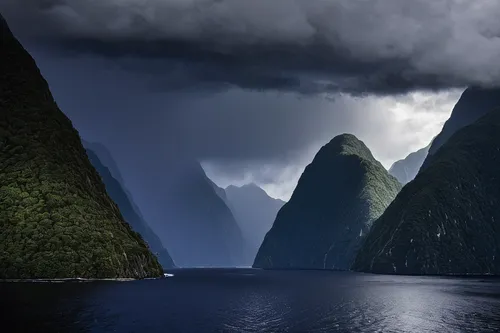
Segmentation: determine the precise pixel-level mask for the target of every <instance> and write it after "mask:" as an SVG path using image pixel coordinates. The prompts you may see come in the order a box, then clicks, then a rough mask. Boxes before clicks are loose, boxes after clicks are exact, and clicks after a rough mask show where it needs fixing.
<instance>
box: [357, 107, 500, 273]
mask: <svg viewBox="0 0 500 333" xmlns="http://www.w3.org/2000/svg"><path fill="white" fill-rule="evenodd" d="M499 162H500V110H495V111H492V112H490V113H489V114H487V115H486V116H484V117H483V118H481V119H480V120H478V121H476V122H475V123H474V124H472V125H470V126H467V127H464V128H463V129H462V130H460V131H458V132H456V133H455V134H454V135H453V136H451V138H450V139H448V141H447V142H446V143H445V144H444V145H443V146H442V147H441V148H440V149H439V150H438V151H437V152H436V153H435V154H434V155H433V156H431V157H430V158H429V160H428V165H427V167H426V168H425V169H424V170H421V171H420V173H419V175H417V177H416V178H415V180H414V181H412V182H410V183H409V184H407V185H406V186H405V187H404V188H403V190H402V191H401V192H400V193H399V195H398V196H397V197H396V199H395V200H394V202H393V203H392V204H391V205H390V206H389V207H388V208H387V210H386V211H385V212H384V214H383V215H382V216H381V217H380V218H379V219H378V220H377V221H376V222H375V223H374V225H373V227H372V231H371V232H370V234H369V236H368V237H367V239H366V242H365V243H364V245H363V247H362V249H361V250H360V252H359V254H358V256H357V258H356V261H355V263H354V265H353V269H355V270H359V271H365V272H374V273H386V274H388V273H395V274H467V273H476V274H500V210H499V209H498V207H500V177H499V172H498V164H499Z"/></svg>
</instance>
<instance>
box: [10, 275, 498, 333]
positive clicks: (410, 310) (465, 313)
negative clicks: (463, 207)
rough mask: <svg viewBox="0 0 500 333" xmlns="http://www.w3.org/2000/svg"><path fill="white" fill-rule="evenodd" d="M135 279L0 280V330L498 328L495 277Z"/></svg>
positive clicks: (285, 330) (327, 330)
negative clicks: (131, 280) (27, 281)
mask: <svg viewBox="0 0 500 333" xmlns="http://www.w3.org/2000/svg"><path fill="white" fill-rule="evenodd" d="M173 274H174V277H171V278H166V279H161V280H146V281H134V282H87V283H77V282H75V283H0V311H1V316H2V326H3V327H4V328H9V329H7V330H6V331H5V330H4V332H120V333H121V332H196V333H198V332H304V333H305V332H439V333H444V332H500V280H498V279H493V278H491V279H490V278H485V279H482V278H436V277H395V276H378V275H365V274H355V273H338V272H321V271H260V270H251V269H227V270H226V269H222V270H214V269H196V270H176V271H173Z"/></svg>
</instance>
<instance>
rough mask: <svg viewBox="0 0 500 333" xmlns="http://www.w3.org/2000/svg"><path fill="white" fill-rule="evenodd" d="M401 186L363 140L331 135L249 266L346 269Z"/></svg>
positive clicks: (347, 135) (306, 170)
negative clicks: (330, 138)
mask: <svg viewBox="0 0 500 333" xmlns="http://www.w3.org/2000/svg"><path fill="white" fill-rule="evenodd" d="M400 188H401V184H399V182H398V181H397V180H396V179H395V178H394V177H392V176H391V175H389V174H388V172H387V171H386V170H385V169H384V167H383V166H382V165H381V164H380V163H379V162H378V161H376V160H375V159H374V158H373V156H372V154H371V152H370V151H369V149H368V148H367V147H366V146H365V145H364V143H363V142H361V141H359V140H358V139H357V138H356V137H354V136H353V135H349V134H344V135H340V136H338V137H335V138H334V139H333V140H332V141H330V143H328V144H327V145H325V146H324V147H323V148H321V150H320V151H319V152H318V154H317V155H316V157H315V158H314V160H313V161H312V163H311V164H310V165H308V166H307V167H306V169H305V171H304V173H303V174H302V176H301V178H300V180H299V182H298V185H297V188H296V189H295V191H294V193H293V195H292V197H291V199H290V201H289V202H288V203H286V204H285V205H284V206H283V208H282V209H281V210H280V211H279V213H278V216H277V218H276V221H275V222H274V225H273V227H272V228H271V230H270V231H269V232H268V233H267V235H266V237H265V239H264V242H263V243H262V246H261V247H260V249H259V252H258V254H257V257H256V259H255V262H254V267H262V268H321V269H334V268H335V269H349V267H350V266H351V264H352V262H353V260H354V257H355V255H356V253H357V251H358V249H359V246H360V244H361V243H362V241H363V239H364V236H365V235H366V234H367V233H368V232H369V230H370V228H371V225H372V222H373V221H374V220H375V219H376V218H377V217H379V216H380V215H381V214H382V212H383V211H384V209H385V208H386V207H387V206H388V205H389V203H390V202H391V201H392V200H393V199H394V197H395V196H396V194H397V193H398V191H399V190H400Z"/></svg>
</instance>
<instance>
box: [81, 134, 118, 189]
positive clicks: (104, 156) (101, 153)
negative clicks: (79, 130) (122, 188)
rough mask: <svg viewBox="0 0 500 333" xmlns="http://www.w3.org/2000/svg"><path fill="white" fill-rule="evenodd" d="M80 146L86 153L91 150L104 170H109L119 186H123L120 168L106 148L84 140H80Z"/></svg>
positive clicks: (97, 143) (100, 144)
mask: <svg viewBox="0 0 500 333" xmlns="http://www.w3.org/2000/svg"><path fill="white" fill-rule="evenodd" d="M82 144H83V147H84V148H85V149H86V150H87V151H89V150H91V151H92V152H93V153H94V154H95V155H96V156H97V157H98V158H99V162H100V163H102V165H105V166H106V169H108V170H109V172H110V173H111V176H112V177H113V178H114V179H116V180H117V181H118V182H119V183H120V184H122V185H123V184H124V180H123V176H122V174H121V172H120V168H118V165H117V164H116V161H115V159H114V158H113V155H111V152H110V151H109V150H108V148H106V146H104V145H103V144H102V143H99V142H89V141H86V140H82ZM98 171H99V170H98Z"/></svg>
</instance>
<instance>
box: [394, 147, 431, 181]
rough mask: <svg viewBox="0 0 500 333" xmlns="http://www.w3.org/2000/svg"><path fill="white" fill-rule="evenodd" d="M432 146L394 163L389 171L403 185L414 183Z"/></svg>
mask: <svg viewBox="0 0 500 333" xmlns="http://www.w3.org/2000/svg"><path fill="white" fill-rule="evenodd" d="M430 146H431V145H430V144H429V145H428V146H427V147H425V148H422V149H420V150H418V151H416V152H414V153H411V154H410V155H408V156H406V158H405V159H402V160H399V161H397V162H394V164H393V165H392V166H391V168H390V169H389V173H390V174H391V175H393V176H394V177H396V179H397V180H398V181H399V182H400V183H401V184H403V185H405V184H407V183H409V182H410V181H412V180H413V179H414V178H415V176H416V175H417V173H418V170H420V167H421V166H422V164H423V163H424V160H425V158H426V157H427V153H428V152H429V148H430Z"/></svg>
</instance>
